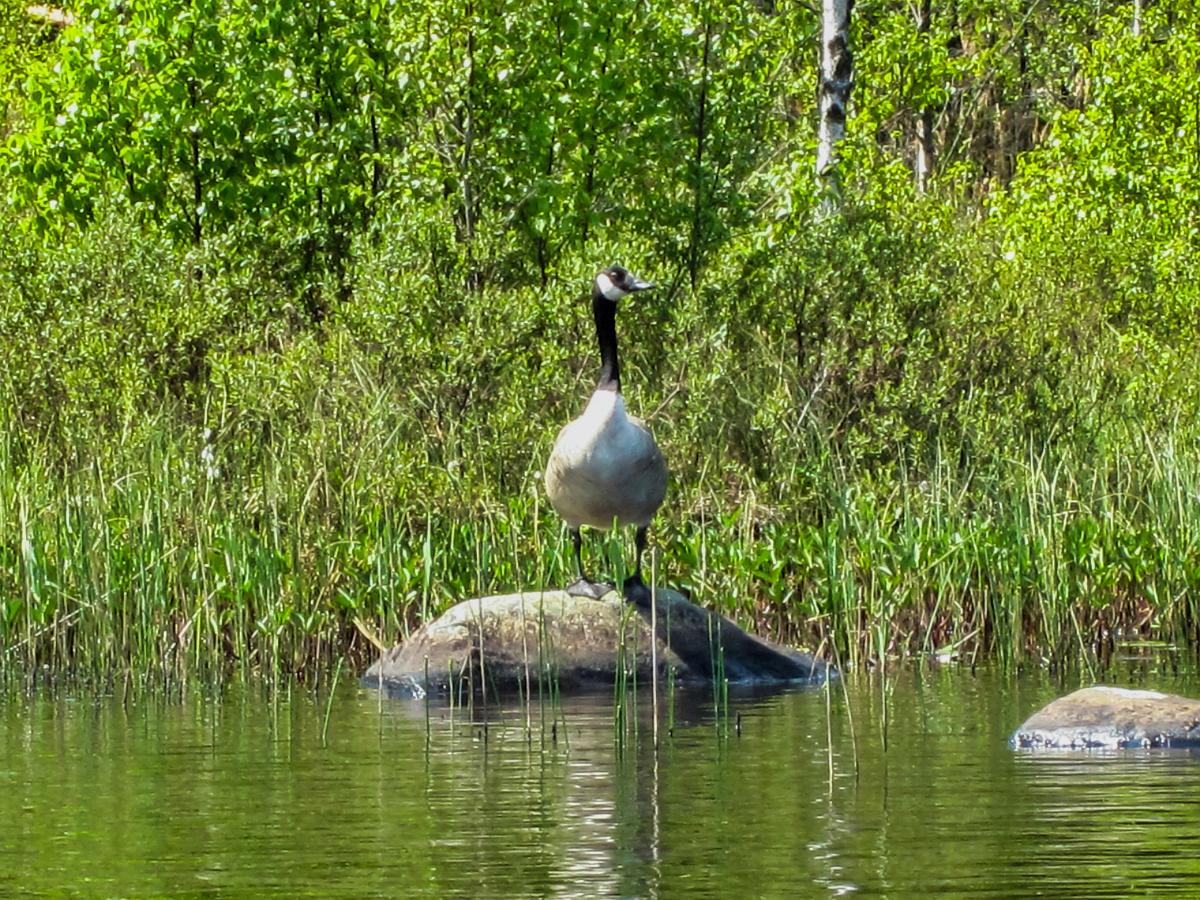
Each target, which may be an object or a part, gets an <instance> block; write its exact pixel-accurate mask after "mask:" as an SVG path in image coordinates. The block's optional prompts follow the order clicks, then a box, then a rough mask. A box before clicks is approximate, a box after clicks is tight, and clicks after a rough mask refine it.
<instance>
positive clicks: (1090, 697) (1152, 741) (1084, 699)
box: [1010, 686, 1200, 750]
mask: <svg viewBox="0 0 1200 900" xmlns="http://www.w3.org/2000/svg"><path fill="white" fill-rule="evenodd" d="M1010 743H1011V744H1012V746H1013V747H1025V748H1033V749H1064V750H1081V749H1106V750H1122V749H1127V748H1135V747H1196V746H1200V700H1190V699H1188V698H1187V697H1180V696H1178V695H1176V694H1160V693H1158V692H1157V691H1135V690H1129V689H1127V688H1116V687H1104V686H1099V687H1090V688H1084V689H1082V690H1078V691H1076V692H1075V693H1073V694H1068V695H1067V696H1066V697H1059V698H1058V699H1057V700H1055V701H1053V702H1052V703H1050V704H1048V705H1047V706H1045V707H1043V708H1042V709H1041V710H1039V711H1038V712H1036V713H1034V714H1033V715H1032V716H1030V717H1029V718H1028V719H1026V720H1025V722H1024V723H1023V724H1022V725H1021V727H1020V728H1018V729H1017V730H1016V731H1015V732H1014V733H1013V736H1012V739H1011V741H1010Z"/></svg>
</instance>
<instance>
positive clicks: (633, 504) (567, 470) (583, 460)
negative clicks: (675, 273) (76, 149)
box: [545, 266, 667, 603]
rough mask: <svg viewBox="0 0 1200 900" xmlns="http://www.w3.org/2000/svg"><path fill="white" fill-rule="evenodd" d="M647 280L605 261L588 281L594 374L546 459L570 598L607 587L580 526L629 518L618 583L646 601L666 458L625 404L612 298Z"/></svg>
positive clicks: (638, 599)
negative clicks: (626, 556) (593, 572)
mask: <svg viewBox="0 0 1200 900" xmlns="http://www.w3.org/2000/svg"><path fill="white" fill-rule="evenodd" d="M651 287H653V285H652V284H650V283H649V282H646V281H642V280H641V279H640V278H638V277H636V276H635V275H632V274H631V273H630V272H628V271H627V270H625V269H623V268H621V266H609V267H608V268H607V269H605V270H604V271H602V272H600V273H599V274H597V275H596V277H595V279H594V280H593V281H592V316H593V318H594V319H595V322H596V338H597V340H598V341H599V344H600V378H599V380H598V381H597V383H596V389H595V390H594V391H593V392H592V396H591V399H590V400H589V401H588V404H587V408H586V409H584V411H583V415H581V416H580V417H579V418H577V419H575V420H574V421H572V422H568V423H567V424H566V425H564V426H563V428H562V430H561V431H560V432H559V433H558V438H557V439H556V440H555V442H554V449H553V450H551V451H550V459H549V460H548V462H547V464H546V476H545V480H546V494H547V495H548V496H549V498H550V504H551V506H553V507H554V509H555V511H556V512H557V513H558V514H559V515H560V516H561V517H562V518H563V520H564V521H565V522H566V524H567V527H568V528H569V529H570V531H571V542H572V544H573V545H574V549H575V567H576V570H577V572H578V575H579V577H578V580H576V581H575V582H574V583H572V584H571V585H570V586H569V587H567V589H566V590H567V593H568V594H570V595H572V596H575V597H590V598H592V599H594V600H599V599H600V598H601V597H603V596H604V595H605V594H606V593H608V591H610V590H612V587H611V586H610V585H607V584H598V583H596V582H593V581H592V580H591V579H590V578H589V577H588V576H587V572H586V570H585V569H584V566H583V537H582V535H581V533H580V528H582V527H583V526H584V525H587V526H588V527H589V528H596V529H600V530H603V529H607V528H611V527H612V525H613V523H614V522H616V523H618V524H619V525H636V526H637V536H636V538H635V545H636V548H637V557H636V563H635V566H634V570H633V575H632V576H631V577H630V578H628V579H627V580H626V581H625V584H624V585H623V588H624V592H625V597H626V599H629V600H633V601H634V602H637V603H644V602H647V599H648V597H649V591H648V590H647V588H646V585H645V583H644V582H643V581H642V552H643V551H644V550H645V549H646V536H647V532H648V530H649V527H650V520H651V519H652V518H653V517H654V513H655V511H657V509H658V507H659V506H660V505H662V502H663V497H665V496H666V493H667V464H666V461H665V460H664V459H663V455H662V452H661V451H660V450H659V449H658V444H656V443H655V442H654V436H653V435H652V434H651V433H650V429H648V428H647V427H646V426H645V424H644V423H643V422H642V421H641V420H640V419H637V418H635V417H633V416H630V415H629V414H628V413H627V412H626V411H625V399H624V398H623V397H622V396H621V367H620V363H619V361H618V358H617V327H616V318H617V302H618V301H619V300H620V299H621V298H622V297H625V296H628V295H629V294H633V293H636V292H638V291H644V290H647V289H648V288H651Z"/></svg>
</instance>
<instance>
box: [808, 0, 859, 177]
mask: <svg viewBox="0 0 1200 900" xmlns="http://www.w3.org/2000/svg"><path fill="white" fill-rule="evenodd" d="M853 5H854V0H821V88H820V96H819V98H818V103H819V106H820V111H821V120H820V124H819V126H818V130H817V176H818V177H819V178H821V179H822V180H823V181H825V182H827V183H828V182H830V181H832V176H833V172H834V168H835V166H836V165H837V145H838V142H839V141H841V140H842V138H843V137H845V134H846V110H847V107H848V106H849V104H850V88H851V86H852V84H853V78H854V60H853V58H852V57H851V55H850V9H851V7H852V6H853Z"/></svg>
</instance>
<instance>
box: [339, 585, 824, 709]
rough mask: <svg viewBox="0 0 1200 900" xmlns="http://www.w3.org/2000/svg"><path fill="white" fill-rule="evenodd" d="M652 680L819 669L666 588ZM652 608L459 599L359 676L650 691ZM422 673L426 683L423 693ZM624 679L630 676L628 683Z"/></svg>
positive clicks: (431, 684)
mask: <svg viewBox="0 0 1200 900" xmlns="http://www.w3.org/2000/svg"><path fill="white" fill-rule="evenodd" d="M657 606H658V608H657V616H658V619H657V626H658V643H657V654H658V663H659V668H660V674H663V675H665V672H666V667H668V666H670V667H672V668H674V670H675V674H676V677H677V678H678V679H681V680H685V681H686V680H711V679H713V678H714V677H716V676H720V675H721V674H723V675H724V677H726V678H728V679H729V680H730V681H734V682H755V683H784V682H798V681H818V680H820V679H822V678H824V677H825V674H826V667H825V664H824V663H822V662H821V661H819V660H815V659H813V657H811V656H809V655H808V654H805V653H800V652H798V651H795V650H791V649H789V648H787V647H781V646H779V645H777V644H773V643H771V642H769V641H765V640H763V639H761V638H757V637H755V636H753V635H750V634H747V633H746V632H744V631H742V629H740V628H738V627H737V626H736V625H734V624H733V623H732V622H730V621H729V620H728V619H726V618H724V617H723V616H719V615H717V614H716V613H711V612H709V611H708V610H705V609H702V608H700V607H699V606H696V605H695V604H694V603H691V602H690V601H688V600H686V599H685V598H684V597H683V596H682V595H680V594H678V593H676V592H675V591H672V590H669V589H667V588H659V590H658V604H657ZM649 607H650V604H649V602H647V603H646V604H645V606H644V607H642V606H635V605H634V604H632V603H627V602H625V601H624V600H622V599H621V598H620V597H619V596H618V595H617V594H616V593H609V594H608V595H607V596H606V597H604V598H603V599H602V600H591V599H587V598H579V597H571V596H568V595H567V594H566V593H564V592H562V591H546V592H529V593H523V594H507V595H504V596H498V597H482V598H479V599H476V600H464V601H463V602H462V603H459V604H457V605H456V606H453V607H451V608H450V609H449V610H447V611H446V612H445V613H444V614H443V615H442V616H441V617H440V618H438V619H436V620H435V621H433V622H430V623H428V624H427V625H425V626H424V627H422V628H421V629H419V630H418V631H417V632H416V633H414V634H413V635H412V636H411V637H410V638H409V639H408V640H407V641H405V642H404V643H403V644H401V645H400V646H398V647H394V648H392V649H391V650H389V651H388V652H387V653H385V654H384V655H383V656H382V657H381V658H380V659H379V660H378V661H377V662H376V663H375V664H374V665H373V666H371V668H370V669H368V670H367V673H366V675H364V676H363V684H364V685H366V686H368V687H374V686H377V685H382V686H383V687H384V688H385V689H387V690H389V691H391V692H393V693H401V694H404V695H407V696H413V697H421V696H424V695H425V693H426V690H427V689H428V691H429V692H431V693H448V692H449V691H450V690H451V687H452V686H453V689H454V690H455V691H463V690H468V689H471V690H474V691H483V690H486V691H487V693H488V694H492V693H493V692H495V693H513V692H515V691H517V690H523V689H524V686H525V685H526V678H527V677H528V679H529V681H528V683H529V685H530V687H531V689H532V690H534V691H536V690H538V688H539V686H541V687H542V688H545V687H547V686H553V687H555V688H556V689H567V690H571V689H577V688H587V687H595V686H601V685H608V686H612V684H613V682H614V679H615V678H616V674H617V672H618V671H619V670H621V669H622V668H623V669H624V671H626V672H627V673H632V671H633V670H634V669H635V668H636V672H637V677H638V678H639V679H641V680H643V683H648V679H649V678H650V676H651V668H652V665H651V632H650V622H651V615H650V608H649ZM426 672H428V685H426ZM630 677H632V675H630Z"/></svg>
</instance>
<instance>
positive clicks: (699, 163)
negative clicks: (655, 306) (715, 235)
mask: <svg viewBox="0 0 1200 900" xmlns="http://www.w3.org/2000/svg"><path fill="white" fill-rule="evenodd" d="M711 50H712V23H711V22H709V20H708V17H707V15H706V16H705V20H704V56H703V57H702V59H701V66H702V73H703V74H702V76H701V80H700V103H699V109H698V110H697V113H696V158H695V167H696V175H695V177H696V187H695V195H694V200H695V202H694V206H693V209H692V240H691V246H690V247H689V248H688V274H689V275H690V276H691V281H692V289H693V290H695V288H696V283H697V281H698V279H699V274H700V241H701V237H702V232H703V230H704V228H703V212H704V140H705V137H706V136H707V129H708V122H707V115H708V74H709V53H710V52H711Z"/></svg>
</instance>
